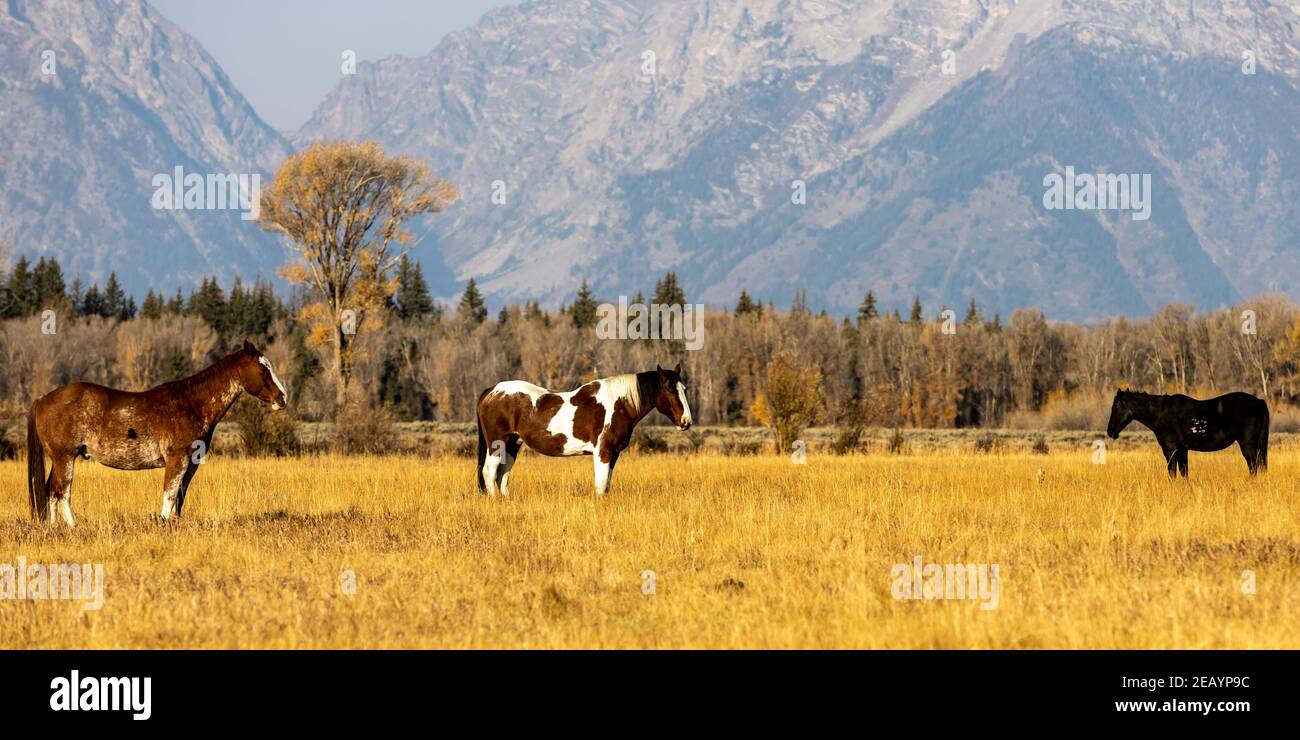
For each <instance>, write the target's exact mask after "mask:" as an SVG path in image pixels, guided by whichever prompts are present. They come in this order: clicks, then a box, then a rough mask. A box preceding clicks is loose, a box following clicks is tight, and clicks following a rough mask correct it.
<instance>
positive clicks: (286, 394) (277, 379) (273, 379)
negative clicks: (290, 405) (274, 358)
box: [257, 356, 289, 409]
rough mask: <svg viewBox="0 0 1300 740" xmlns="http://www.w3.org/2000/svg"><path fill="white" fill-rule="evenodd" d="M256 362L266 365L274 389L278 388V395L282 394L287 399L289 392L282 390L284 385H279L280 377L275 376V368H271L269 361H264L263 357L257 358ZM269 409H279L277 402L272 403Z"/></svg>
mask: <svg viewBox="0 0 1300 740" xmlns="http://www.w3.org/2000/svg"><path fill="white" fill-rule="evenodd" d="M257 361H258V362H260V363H262V364H263V365H266V369H267V370H270V371H271V380H272V381H274V382H275V387H276V388H279V389H280V393H281V394H283V395H284V397H285V398H286V399H288V398H289V391H287V390H285V388H284V383H281V382H280V376H279V375H276V374H275V368H274V367H272V366H271V361H270V360H268V359H266V357H265V356H262V357H259V358H257ZM271 408H273V409H279V408H280V404H279V403H278V402H277V403H273V404H271Z"/></svg>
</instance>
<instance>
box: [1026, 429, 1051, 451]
mask: <svg viewBox="0 0 1300 740" xmlns="http://www.w3.org/2000/svg"><path fill="white" fill-rule="evenodd" d="M1029 450H1030V452H1033V453H1034V454H1035V455H1046V454H1047V453H1049V452H1051V451H1052V450H1051V448H1050V447H1048V446H1047V437H1045V436H1043V435H1041V434H1038V435H1035V436H1034V444H1033V446H1032V447H1030V448H1029Z"/></svg>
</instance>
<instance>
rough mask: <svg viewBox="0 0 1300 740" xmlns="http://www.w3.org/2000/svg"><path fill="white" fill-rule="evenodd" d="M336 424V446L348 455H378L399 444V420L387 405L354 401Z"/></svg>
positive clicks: (347, 406) (343, 411)
mask: <svg viewBox="0 0 1300 740" xmlns="http://www.w3.org/2000/svg"><path fill="white" fill-rule="evenodd" d="M338 418H339V422H338V423H337V424H335V425H334V447H335V449H336V450H338V451H339V452H343V453H345V454H348V455H377V454H382V453H385V452H389V451H392V450H393V449H394V448H395V447H396V446H397V420H396V419H395V418H394V417H393V412H392V411H390V410H389V408H388V407H387V406H383V405H372V404H370V403H367V402H365V401H351V402H349V403H348V404H347V405H346V406H344V407H343V410H342V413H340V414H339V417H338Z"/></svg>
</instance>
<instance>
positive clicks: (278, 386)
mask: <svg viewBox="0 0 1300 740" xmlns="http://www.w3.org/2000/svg"><path fill="white" fill-rule="evenodd" d="M240 354H242V355H244V356H245V357H247V358H248V361H247V362H243V363H240V366H239V382H240V384H241V385H243V386H244V390H245V391H246V392H247V393H248V394H249V395H250V396H253V397H255V398H257V400H259V401H263V402H265V403H269V404H271V408H273V409H282V408H284V407H285V406H287V405H288V404H289V392H288V391H286V390H285V389H284V383H281V382H280V378H279V376H277V375H276V374H275V368H274V367H272V366H271V361H270V360H268V359H266V355H263V354H262V353H261V352H258V351H257V348H256V347H254V346H253V344H252V342H249V341H248V340H247V339H245V340H244V346H243V348H242V349H241V350H240Z"/></svg>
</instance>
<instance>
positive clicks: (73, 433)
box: [27, 340, 288, 527]
mask: <svg viewBox="0 0 1300 740" xmlns="http://www.w3.org/2000/svg"><path fill="white" fill-rule="evenodd" d="M241 392H244V393H248V394H249V395H251V396H254V397H256V398H257V399H259V400H261V401H264V402H266V403H269V404H271V407H272V408H274V409H280V408H283V407H284V406H285V404H286V403H287V402H288V394H287V393H286V391H285V389H284V384H283V383H281V382H280V379H279V378H278V377H277V376H276V374H275V368H274V367H272V366H271V361H270V360H268V359H266V357H264V356H263V355H262V353H261V352H258V351H257V349H256V348H255V347H253V345H252V344H250V343H249V342H248V340H244V346H243V347H242V348H240V349H239V350H237V351H235V352H232V353H231V354H228V355H226V356H225V357H223V358H221V359H220V360H217V362H216V363H214V364H213V365H212V366H211V367H208V368H206V369H204V370H200V371H199V372H197V373H195V374H194V375H191V376H189V377H188V378H182V379H181V380H177V381H174V382H171V383H164V384H162V385H160V386H158V387H156V388H151V389H149V390H147V391H141V392H138V393H135V392H130V391H120V390H117V389H114V388H105V387H104V386H102V385H95V384H93V383H69V384H67V385H62V386H59V387H58V388H55V389H54V390H52V391H50V392H49V393H46V394H45V395H44V396H41V397H40V398H38V399H36V402H35V403H33V404H32V410H31V412H30V413H28V414H27V490H28V495H29V497H30V499H31V506H32V516H33V517H35V518H36V519H38V520H40V519H45V520H47V521H48V522H50V523H51V524H52V523H54V510H55V505H56V504H57V507H58V510H59V512H60V513H61V514H62V515H63V521H64V522H65V523H66V524H67V525H68V526H69V527H75V526H77V524H76V521H75V520H74V519H73V517H72V474H73V468H74V467H75V465H76V462H77V458H79V457H80V458H81V459H83V460H97V461H99V463H100V464H101V465H107V466H108V467H110V468H117V469H118V470H149V469H153V468H164V469H165V471H166V473H165V475H164V477H163V501H162V514H161V515H162V518H163V519H167V518H169V517H170V516H171V515H172V514H175V515H176V516H180V514H181V509H182V508H183V507H184V506H185V492H186V491H187V490H188V489H189V486H190V481H191V480H193V478H194V473H195V472H197V470H198V467H199V464H200V463H201V462H202V461H203V455H205V454H207V451H208V449H209V448H210V447H211V445H212V432H213V430H215V429H216V427H217V423H218V422H220V421H221V419H222V417H224V416H225V415H226V412H227V411H229V410H230V407H231V405H233V404H234V402H235V399H236V398H237V397H238V396H239V394H240V393H241ZM46 458H49V460H50V475H49V478H46V477H45V460H46Z"/></svg>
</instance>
